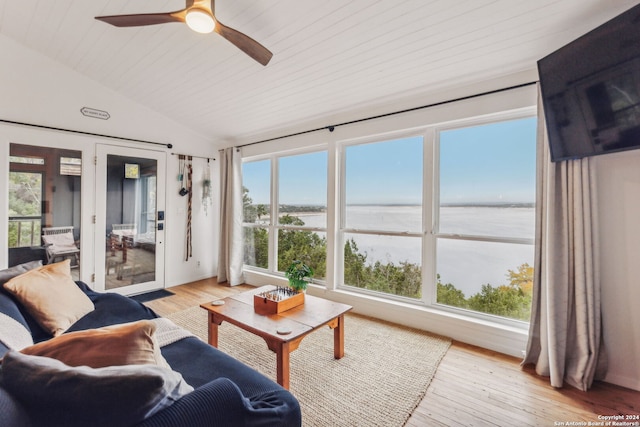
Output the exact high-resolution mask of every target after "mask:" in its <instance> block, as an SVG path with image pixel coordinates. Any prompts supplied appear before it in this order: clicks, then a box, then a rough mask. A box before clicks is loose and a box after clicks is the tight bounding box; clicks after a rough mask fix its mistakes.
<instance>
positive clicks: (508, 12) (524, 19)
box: [0, 0, 637, 141]
mask: <svg viewBox="0 0 640 427" xmlns="http://www.w3.org/2000/svg"><path fill="white" fill-rule="evenodd" d="M636 3H637V1H629V0H351V1H347V0H322V1H318V0H314V1H312V0H260V1H255V0H218V1H217V2H216V5H215V9H216V16H217V18H218V19H219V20H220V21H221V22H222V23H223V24H225V25H226V26H229V27H232V28H234V29H236V30H238V31H240V32H242V33H244V34H247V35H249V36H250V37H252V38H254V39H255V40H257V41H259V42H260V43H261V44H263V45H264V46H265V47H267V48H268V49H269V50H271V52H273V59H272V60H271V62H270V63H269V64H268V65H267V66H266V67H264V66H262V65H260V64H258V63H257V62H255V61H254V60H252V59H251V58H249V57H248V56H247V55H245V54H244V53H243V52H241V51H240V50H238V49H237V48H236V47H235V46H234V45H232V44H231V43H229V42H228V41H227V40H225V39H223V38H222V37H221V36H219V35H217V34H215V33H213V34H208V35H203V34H198V33H195V32H193V31H191V30H189V29H188V27H187V26H186V25H182V24H180V23H170V24H163V25H153V26H147V27H135V28H116V27H113V26H111V25H108V24H106V23H104V22H100V21H97V20H95V19H94V17H95V16H100V15H117V14H136V13H152V12H170V11H174V10H179V9H182V8H184V6H185V3H184V0H135V1H131V0H129V1H127V0H109V1H107V0H55V1H53V0H19V1H15V0H13V1H10V0H0V33H1V34H3V35H4V36H6V37H9V38H11V39H13V40H15V41H17V42H18V43H20V44H22V45H24V46H25V47H27V48H30V49H33V50H35V51H37V52H40V53H41V54H43V55H46V56H48V57H50V58H52V59H54V60H55V61H57V62H59V63H61V64H63V65H65V66H67V67H69V68H70V69H72V70H75V71H76V72H78V73H81V74H83V75H85V76H87V77H89V78H90V79H92V80H94V81H96V82H98V83H99V84H101V85H103V86H106V87H108V88H111V89H112V90H114V91H116V92H118V93H120V94H123V95H124V96H126V97H128V98H130V99H132V100H133V101H135V102H137V103H139V104H142V105H145V106H148V107H150V108H152V109H154V110H155V111H157V112H159V113H161V114H163V115H166V116H167V117H171V118H173V119H174V120H176V121H178V122H180V123H182V124H184V125H185V126H188V127H189V128H192V129H194V130H195V131H197V132H199V133H201V134H203V135H206V136H207V138H211V140H212V141H221V140H229V141H232V140H242V139H245V140H246V139H247V138H252V137H259V136H261V135H265V134H267V133H269V132H273V131H274V130H276V129H295V128H296V127H298V128H300V129H301V130H302V129H303V128H304V126H305V124H306V123H310V122H311V121H314V120H316V121H317V120H318V119H323V118H327V119H329V118H332V117H336V115H337V114H340V113H343V112H352V111H354V110H357V109H360V108H362V107H363V106H365V105H382V104H383V103H385V102H391V101H395V100H399V99H402V98H407V97H410V96H411V97H413V96H415V95H416V94H420V95H424V96H425V97H426V98H428V96H429V93H433V92H434V91H442V90H446V89H447V88H450V87H453V86H456V85H460V84H469V83H473V82H477V81H482V80H486V79H489V78H493V77H500V76H502V75H507V74H510V73H514V72H519V71H523V70H531V69H535V65H536V61H537V60H538V59H540V58H541V57H543V56H545V55H547V54H548V53H551V52H552V51H554V50H555V49H557V48H559V47H561V46H562V45H564V44H566V43H568V42H569V41H571V40H573V39H575V38H576V37H578V36H580V35H582V34H584V33H585V32H587V31H589V30H591V29H593V28H595V27H596V26H598V25H600V24H601V23H603V22H605V21H607V20H608V19H610V18H612V17H614V16H616V15H618V14H619V13H621V12H623V11H624V10H627V9H628V8H630V7H632V6H633V5H635V4H636ZM2 61H3V63H4V64H3V66H7V65H8V64H9V63H10V62H9V60H8V59H7V58H3V59H2ZM327 124H329V123H327Z"/></svg>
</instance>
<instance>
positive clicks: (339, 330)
mask: <svg viewBox="0 0 640 427" xmlns="http://www.w3.org/2000/svg"><path fill="white" fill-rule="evenodd" d="M343 356H344V315H342V316H339V317H338V324H337V326H335V327H334V328H333V357H335V358H336V359H342V357H343Z"/></svg>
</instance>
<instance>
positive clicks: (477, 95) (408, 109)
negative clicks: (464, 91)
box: [236, 81, 538, 148]
mask: <svg viewBox="0 0 640 427" xmlns="http://www.w3.org/2000/svg"><path fill="white" fill-rule="evenodd" d="M536 83H538V81H533V82H528V83H522V84H519V85H515V86H509V87H504V88H501V89H494V90H490V91H487V92H482V93H476V94H473V95H467V96H463V97H460V98H455V99H448V100H446V101H439V102H434V103H432V104H427V105H421V106H419V107H412V108H407V109H404V110H399V111H393V112H391V113H384V114H379V115H377V116H371V117H365V118H362V119H356V120H351V121H348V122H342V123H336V124H334V125H329V126H323V127H319V128H315V129H309V130H305V131H302V132H295V133H291V134H288V135H283V136H276V137H274V138H268V139H263V140H261V141H256V142H249V143H247V144H243V145H238V146H236V147H237V148H242V147H248V146H250V145H256V144H262V143H264V142H271V141H277V140H279V139H284V138H290V137H292V136H299V135H305V134H307V133H312V132H318V131H321V130H328V131H329V132H333V131H334V130H335V128H337V127H338V126H346V125H352V124H355V123H361V122H366V121H369V120H375V119H382V118H384V117H389V116H395V115H397V114H403V113H410V112H412V111H417V110H423V109H425V108H431V107H438V106H440V105H445V104H450V103H452V102H458V101H466V100H467V99H473V98H477V97H480V96H486V95H492V94H494V93H500V92H505V91H508V90H513V89H520V88H522V87H526V86H531V85H534V84H536Z"/></svg>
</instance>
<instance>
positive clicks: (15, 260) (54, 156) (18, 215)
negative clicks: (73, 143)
mask: <svg viewBox="0 0 640 427" xmlns="http://www.w3.org/2000/svg"><path fill="white" fill-rule="evenodd" d="M81 158H82V153H81V152H79V151H75V150H65V149H58V148H50V147H42V146H32V145H22V144H10V148H9V194H8V196H9V197H8V199H9V224H8V232H9V233H8V234H9V239H8V240H9V241H8V242H7V243H8V245H7V247H8V255H9V265H16V264H19V263H21V262H25V261H29V260H31V259H33V258H43V260H45V259H47V258H45V257H44V255H43V254H42V252H43V251H47V249H45V248H44V247H43V244H44V242H43V239H42V234H43V233H45V232H47V231H49V229H50V228H54V227H71V228H72V230H73V231H72V233H73V240H74V241H75V242H76V246H79V240H80V226H81V197H80V194H81V186H82V176H81V172H82V168H81V166H82V163H81ZM61 258H62V257H51V254H49V257H48V259H49V261H51V262H53V261H60V260H61ZM70 258H71V264H72V267H73V268H74V269H73V271H72V275H73V277H74V279H78V278H79V272H78V267H79V265H78V263H79V257H78V256H75V255H74V256H70Z"/></svg>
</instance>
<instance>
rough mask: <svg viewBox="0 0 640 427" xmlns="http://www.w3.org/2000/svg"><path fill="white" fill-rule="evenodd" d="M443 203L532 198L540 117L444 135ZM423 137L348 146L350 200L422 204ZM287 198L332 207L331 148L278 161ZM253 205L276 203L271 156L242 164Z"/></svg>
mask: <svg viewBox="0 0 640 427" xmlns="http://www.w3.org/2000/svg"><path fill="white" fill-rule="evenodd" d="M439 136H440V143H439V154H440V157H439V168H440V175H439V189H440V202H441V203H533V202H534V201H535V152H536V118H535V117H531V118H524V119H517V120H509V121H503V122H499V123H492V124H485V125H480V126H472V127H466V128H458V129H452V130H444V131H441V132H440V133H439ZM423 150H424V144H423V141H422V137H421V136H416V137H411V138H403V139H396V140H387V141H381V142H377V143H370V144H360V145H352V146H347V147H345V151H344V159H345V165H346V173H345V181H346V183H345V185H346V200H347V205H351V204H420V203H421V201H422V194H423V184H424V182H427V183H428V182H429V180H427V181H425V180H424V179H423V157H424V155H423ZM278 168H279V175H280V179H279V186H280V187H279V197H280V200H279V202H280V204H297V205H317V204H319V205H325V204H326V197H327V177H326V173H327V153H326V152H318V153H310V154H301V155H296V156H288V157H281V158H280V159H279V164H278ZM243 185H244V186H245V187H247V188H248V189H249V197H251V198H252V200H253V203H262V204H269V203H270V201H269V186H270V161H269V160H262V161H257V162H246V163H244V164H243Z"/></svg>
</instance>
